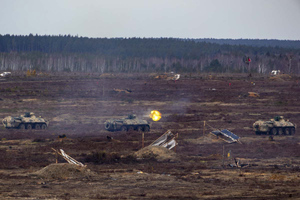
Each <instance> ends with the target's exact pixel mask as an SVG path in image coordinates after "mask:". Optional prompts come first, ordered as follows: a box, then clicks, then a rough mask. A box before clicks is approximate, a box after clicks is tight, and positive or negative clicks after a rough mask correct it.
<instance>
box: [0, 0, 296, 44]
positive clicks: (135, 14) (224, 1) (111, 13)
mask: <svg viewBox="0 0 300 200" xmlns="http://www.w3.org/2000/svg"><path fill="white" fill-rule="evenodd" d="M0 5H1V6H0V34H1V35H5V34H10V35H29V34H30V33H31V34H34V35H35V34H38V35H69V34H70V35H73V36H82V37H92V38H103V37H107V38H115V37H123V38H129V37H130V38H131V37H139V38H144V37H145V38H150V37H152V38H160V37H172V38H217V39H241V38H242V39H279V40H300V0H251V1H250V0H0Z"/></svg>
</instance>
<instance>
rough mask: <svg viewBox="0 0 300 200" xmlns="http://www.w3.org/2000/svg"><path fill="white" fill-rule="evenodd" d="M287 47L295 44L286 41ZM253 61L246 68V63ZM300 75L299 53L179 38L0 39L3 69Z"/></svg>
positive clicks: (1, 68)
mask: <svg viewBox="0 0 300 200" xmlns="http://www.w3.org/2000/svg"><path fill="white" fill-rule="evenodd" d="M288 42H289V43H290V42H291V41H288ZM245 57H249V58H250V59H251V62H249V63H246V62H245V60H244V58H245ZM28 69H36V70H39V71H70V72H71V71H72V72H100V73H106V72H128V73H131V72H168V71H175V72H178V73H180V72H219V73H234V72H239V73H240V72H244V73H249V72H253V73H255V72H257V73H269V72H270V71H271V70H273V69H279V70H282V71H283V72H285V73H297V74H299V73H300V48H283V47H279V46H276V47H271V46H263V45H262V46H248V45H240V44H239V45H230V44H217V43H214V41H213V40H212V43H211V42H208V41H199V40H191V39H189V40H187V39H178V38H87V37H77V36H71V35H64V36H62V35H59V36H46V35H44V36H40V35H32V34H30V35H27V36H17V35H0V70H28Z"/></svg>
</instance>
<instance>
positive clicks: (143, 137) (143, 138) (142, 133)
mask: <svg viewBox="0 0 300 200" xmlns="http://www.w3.org/2000/svg"><path fill="white" fill-rule="evenodd" d="M142 148H144V133H142Z"/></svg>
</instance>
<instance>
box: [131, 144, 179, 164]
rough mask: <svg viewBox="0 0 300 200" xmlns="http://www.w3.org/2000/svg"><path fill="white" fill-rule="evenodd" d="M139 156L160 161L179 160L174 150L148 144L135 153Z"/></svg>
mask: <svg viewBox="0 0 300 200" xmlns="http://www.w3.org/2000/svg"><path fill="white" fill-rule="evenodd" d="M135 156H136V157H137V158H146V159H147V158H154V159H156V160H157V161H159V162H166V161H169V162H175V161H178V158H177V155H176V153H175V152H174V151H172V150H169V149H167V148H165V147H158V146H148V147H145V148H143V149H141V150H139V151H137V152H136V153H135Z"/></svg>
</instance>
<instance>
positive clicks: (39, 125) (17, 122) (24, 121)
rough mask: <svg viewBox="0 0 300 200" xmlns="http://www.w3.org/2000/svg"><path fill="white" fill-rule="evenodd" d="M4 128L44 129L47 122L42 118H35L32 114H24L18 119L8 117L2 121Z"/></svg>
mask: <svg viewBox="0 0 300 200" xmlns="http://www.w3.org/2000/svg"><path fill="white" fill-rule="evenodd" d="M2 123H3V125H4V127H5V128H7V129H10V128H17V129H46V128H47V127H48V124H49V122H48V121H47V120H46V119H44V118H42V117H36V116H35V115H34V113H33V112H30V113H29V112H26V113H25V114H24V115H20V116H19V117H12V116H8V117H5V118H4V119H3V120H2Z"/></svg>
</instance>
